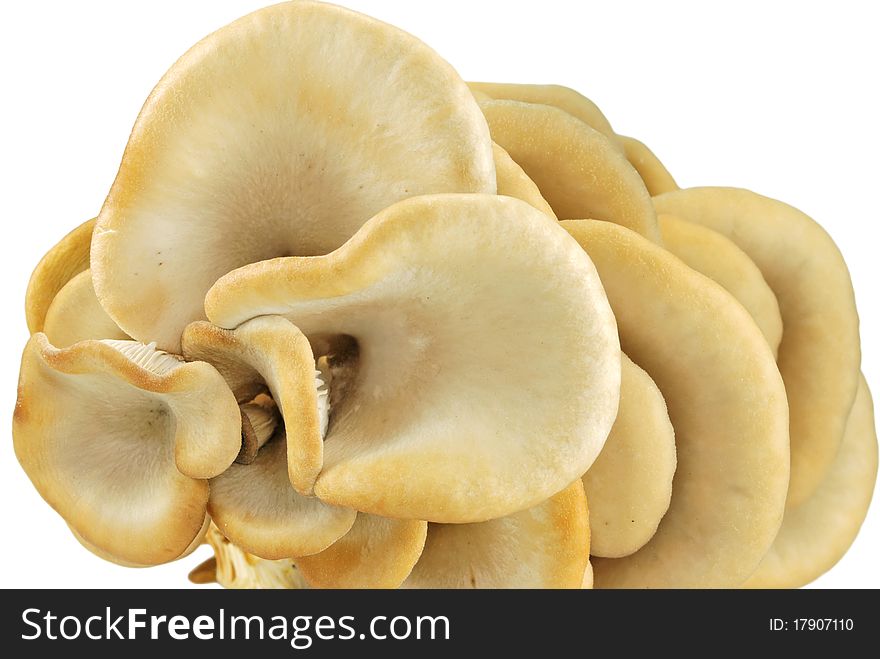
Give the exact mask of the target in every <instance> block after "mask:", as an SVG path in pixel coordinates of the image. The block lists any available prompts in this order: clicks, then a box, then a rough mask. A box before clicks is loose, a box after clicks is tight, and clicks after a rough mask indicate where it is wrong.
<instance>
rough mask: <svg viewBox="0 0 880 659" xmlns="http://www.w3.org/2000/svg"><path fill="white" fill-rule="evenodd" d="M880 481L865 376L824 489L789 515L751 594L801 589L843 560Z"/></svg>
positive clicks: (756, 575)
mask: <svg viewBox="0 0 880 659" xmlns="http://www.w3.org/2000/svg"><path fill="white" fill-rule="evenodd" d="M876 481H877V431H876V429H875V427H874V404H873V402H872V400H871V393H870V391H869V390H868V383H867V382H865V378H864V376H862V378H861V379H860V380H859V390H858V393H857V394H856V400H855V403H854V404H853V408H852V411H851V412H850V416H849V420H848V421H847V424H846V432H844V434H843V441H842V442H841V444H840V450H839V451H838V453H837V457H836V458H835V459H834V463H833V464H832V465H831V469H830V470H829V471H828V473H827V474H826V475H825V478H824V480H823V481H822V484H821V485H819V487H818V489H816V491H815V492H813V495H812V496H811V497H810V498H809V499H807V501H806V502H804V503H802V504H801V505H800V506H797V507H796V508H790V509H789V510H787V511H786V512H785V518H784V519H783V521H782V528H781V529H779V535H778V536H776V541H775V542H774V543H773V546H772V547H771V548H770V551H769V552H768V553H767V555H766V556H765V557H764V560H763V561H762V562H761V565H760V566H759V567H758V569H757V571H756V572H755V573H754V574H753V575H752V576H751V577H750V578H749V580H748V581H746V583H745V587H746V588H800V587H801V586H805V585H806V584H808V583H810V582H811V581H813V580H814V579H816V578H818V577H819V576H821V575H822V574H824V573H825V572H827V571H828V570H830V569H831V568H832V567H834V565H835V564H836V563H837V562H838V561H839V560H840V559H841V558H843V555H844V554H845V553H846V551H847V550H848V549H849V548H850V545H852V543H853V541H854V540H855V539H856V535H858V532H859V529H860V528H861V526H862V522H864V521H865V516H866V515H867V514H868V507H869V506H870V505H871V497H872V495H873V493H874V484H875V483H876Z"/></svg>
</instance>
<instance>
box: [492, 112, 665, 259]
mask: <svg viewBox="0 0 880 659" xmlns="http://www.w3.org/2000/svg"><path fill="white" fill-rule="evenodd" d="M480 107H481V108H482V110H483V114H485V115H486V120H487V121H488V122H489V129H490V131H491V133H492V139H493V140H495V142H497V143H498V144H499V145H500V146H501V147H502V148H504V149H505V150H506V151H507V152H508V153H509V154H510V157H511V158H513V160H514V161H515V162H516V163H517V164H518V165H519V166H520V167H522V168H523V170H524V171H525V173H526V174H527V175H528V176H529V178H531V179H532V180H533V181H534V182H535V184H536V185H537V186H538V189H539V190H540V191H541V194H542V195H543V196H544V198H545V199H546V200H547V202H548V203H549V204H550V206H551V207H552V208H553V211H554V212H555V214H556V216H557V217H559V218H560V219H582V218H587V217H588V218H595V219H600V220H607V221H609V222H615V223H617V224H621V225H623V226H625V227H628V228H630V229H633V230H634V231H637V232H639V233H641V234H642V235H644V236H646V237H647V238H649V239H651V240H654V241H655V242H657V241H659V239H660V232H659V230H658V228H657V217H656V216H655V214H654V207H653V206H652V204H651V196H650V195H649V194H648V190H647V188H645V184H644V183H643V182H642V179H641V178H640V177H639V174H638V172H636V170H635V169H634V168H633V166H632V165H631V164H630V163H629V161H628V160H627V159H626V156H624V155H623V153H622V152H621V151H620V150H619V149H618V148H617V147H616V146H615V145H614V144H613V143H612V142H611V140H610V139H609V138H608V137H606V136H605V135H602V133H600V132H598V131H596V130H594V129H593V128H590V126H588V125H587V124H585V123H584V122H583V121H581V120H580V119H577V118H575V117H573V116H571V115H570V114H568V113H566V112H564V111H563V110H560V109H559V108H556V107H551V106H549V105H537V104H532V103H521V102H519V101H490V102H487V103H483V104H482V105H481V106H480Z"/></svg>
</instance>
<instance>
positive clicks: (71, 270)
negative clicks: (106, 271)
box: [24, 220, 96, 334]
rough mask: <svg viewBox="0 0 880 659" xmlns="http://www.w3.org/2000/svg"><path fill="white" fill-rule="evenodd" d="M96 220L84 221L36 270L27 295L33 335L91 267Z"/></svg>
mask: <svg viewBox="0 0 880 659" xmlns="http://www.w3.org/2000/svg"><path fill="white" fill-rule="evenodd" d="M95 222H96V220H89V221H88V222H83V223H82V224H81V225H79V226H78V227H77V228H76V229H74V230H73V231H71V232H70V233H68V234H67V235H66V236H64V238H62V239H61V240H59V241H58V243H57V244H56V245H54V246H53V247H52V249H50V250H49V251H48V252H46V255H45V256H43V258H42V259H40V262H39V263H38V264H37V267H36V268H34V272H33V274H31V279H30V281H29V282H28V287H27V293H26V294H25V305H24V307H25V316H26V318H27V326H28V329H29V330H30V332H31V334H34V333H36V332H42V331H43V323H44V322H45V320H46V312H47V311H48V310H49V305H51V304H52V300H54V299H55V296H56V295H57V294H58V291H60V290H61V289H62V288H64V285H65V284H66V283H67V282H69V281H70V280H71V279H72V278H73V277H74V276H76V275H77V274H79V273H80V272H82V271H83V270H86V269H87V268H88V267H89V249H90V246H91V244H92V232H93V231H94V229H95Z"/></svg>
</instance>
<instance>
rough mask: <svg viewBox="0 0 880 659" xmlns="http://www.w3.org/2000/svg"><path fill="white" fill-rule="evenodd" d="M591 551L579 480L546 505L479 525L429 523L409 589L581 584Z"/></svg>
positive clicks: (407, 583) (586, 515) (585, 508)
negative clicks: (422, 549) (423, 545)
mask: <svg viewBox="0 0 880 659" xmlns="http://www.w3.org/2000/svg"><path fill="white" fill-rule="evenodd" d="M589 555H590V523H589V512H588V510H587V498H586V497H585V496H584V488H583V485H582V484H581V482H580V479H578V480H577V481H575V482H574V483H573V484H572V485H570V486H569V487H567V488H565V489H564V490H563V491H562V492H560V493H559V494H556V495H554V496H553V497H551V498H550V499H548V500H547V501H545V502H544V503H541V504H539V505H537V506H534V507H533V508H530V509H528V510H523V511H520V512H518V513H515V514H513V515H508V516H507V517H501V518H499V519H493V520H489V521H488V522H481V523H477V524H429V525H428V539H427V541H426V542H425V549H424V551H423V552H422V556H421V558H420V559H419V562H418V563H416V566H415V567H414V568H413V571H412V573H411V574H410V575H409V577H408V578H407V580H406V581H405V582H404V583H403V587H404V588H581V587H582V586H583V584H584V579H585V572H586V569H587V565H588V563H589Z"/></svg>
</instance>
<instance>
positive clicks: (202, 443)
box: [13, 333, 241, 565]
mask: <svg viewBox="0 0 880 659" xmlns="http://www.w3.org/2000/svg"><path fill="white" fill-rule="evenodd" d="M172 362H173V363H172ZM18 391H19V393H18V402H17V403H16V408H15V415H14V418H13V440H14V445H15V453H16V456H17V457H18V460H19V462H20V463H21V465H22V467H23V468H24V470H25V472H26V473H27V475H28V477H29V478H30V479H31V481H32V482H33V484H34V486H35V487H36V489H37V491H38V492H39V493H40V494H41V495H42V497H43V498H44V499H45V500H46V501H47V503H49V505H51V506H52V507H53V508H54V509H55V510H56V511H57V512H58V513H59V514H60V515H61V516H62V517H63V518H64V520H65V521H66V522H67V523H68V524H69V525H70V526H71V527H72V528H73V529H75V531H76V532H77V534H78V535H79V536H81V537H82V539H83V540H85V541H86V542H87V543H89V544H91V545H93V546H95V547H96V548H98V549H100V550H101V551H103V552H105V553H106V554H109V555H111V556H113V557H114V558H115V560H117V561H120V562H124V563H133V564H138V565H155V564H158V563H163V562H167V561H171V560H174V559H176V558H178V557H179V556H181V555H182V554H183V553H184V552H185V551H186V549H187V548H188V546H189V545H190V543H191V542H192V541H193V540H194V539H196V538H197V537H198V534H199V533H200V532H201V529H202V526H203V524H204V520H205V507H206V504H207V501H208V483H207V481H205V480H202V479H204V478H207V477H210V476H213V475H215V474H217V473H220V472H222V471H223V470H224V469H225V468H226V467H227V466H228V465H229V464H230V463H231V462H232V460H233V459H235V456H236V454H237V453H238V449H239V445H240V442H241V437H240V424H241V420H240V417H239V413H238V405H237V404H236V403H235V400H234V398H233V397H232V394H231V393H230V392H229V390H228V389H227V388H226V384H225V382H223V379H222V378H221V377H220V374H219V373H217V371H215V370H214V369H213V368H212V367H211V366H209V365H208V364H204V363H193V364H185V363H183V362H179V361H177V360H176V359H175V358H173V357H171V356H169V355H164V354H161V353H156V352H155V351H153V350H151V349H149V348H148V347H146V346H142V345H140V344H135V343H133V342H128V341H109V342H101V341H83V342H81V343H77V344H75V345H73V346H71V347H69V348H65V349H63V350H58V349H57V348H55V347H53V346H52V345H51V344H50V343H49V341H48V339H47V338H46V336H45V335H44V334H42V333H37V334H34V335H33V336H32V337H31V339H30V340H29V341H28V344H27V346H26V347H25V351H24V356H23V358H22V366H21V375H20V379H19V389H18ZM206 401H210V405H207V404H206Z"/></svg>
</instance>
